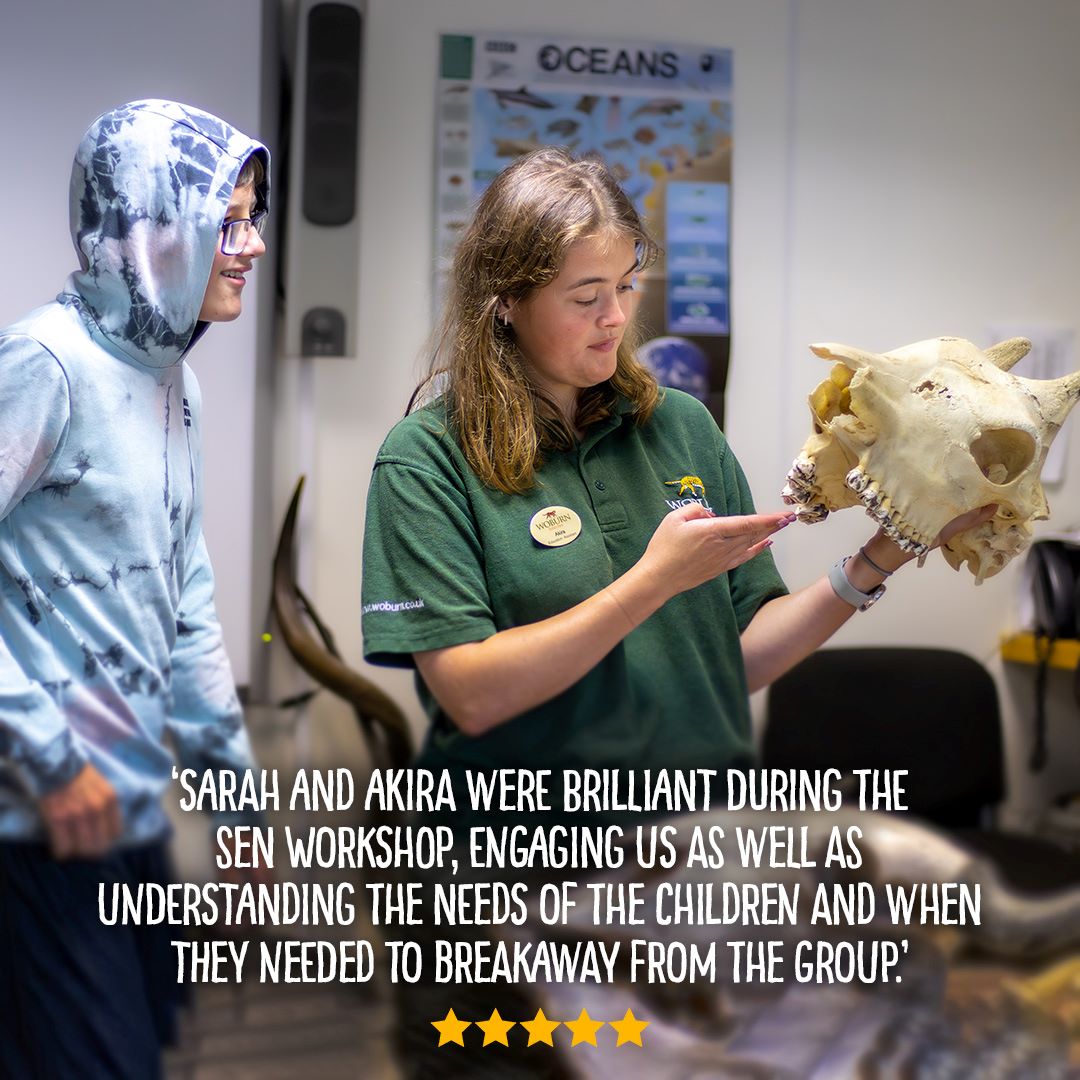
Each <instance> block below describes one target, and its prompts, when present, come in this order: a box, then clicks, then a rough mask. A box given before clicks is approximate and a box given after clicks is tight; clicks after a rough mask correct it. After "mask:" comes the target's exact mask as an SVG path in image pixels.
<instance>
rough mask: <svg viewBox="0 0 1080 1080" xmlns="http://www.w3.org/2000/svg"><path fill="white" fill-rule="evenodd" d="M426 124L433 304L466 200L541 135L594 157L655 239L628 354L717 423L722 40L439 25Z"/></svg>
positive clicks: (727, 176) (724, 194)
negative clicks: (430, 118) (677, 41)
mask: <svg viewBox="0 0 1080 1080" xmlns="http://www.w3.org/2000/svg"><path fill="white" fill-rule="evenodd" d="M439 74H440V78H439V85H438V97H439V100H438V109H437V128H436V140H437V146H436V203H437V205H436V244H437V248H436V250H437V253H438V259H437V267H438V270H437V279H436V283H435V293H436V303H437V305H438V303H439V302H440V301H441V296H442V285H443V280H442V279H443V275H444V272H445V269H446V267H448V265H449V262H450V258H451V256H452V253H453V250H454V246H455V244H456V242H457V238H458V236H459V235H460V231H461V229H462V228H464V226H465V223H466V222H467V221H468V219H469V214H470V212H471V208H472V205H473V203H474V201H475V199H476V198H477V197H478V196H479V194H480V193H481V192H482V191H483V190H484V188H485V187H486V186H487V184H488V183H489V182H490V181H491V180H492V178H493V177H494V176H495V175H496V174H497V173H498V172H499V171H500V170H502V169H503V168H505V167H506V166H507V165H508V164H509V163H510V162H511V161H512V160H513V159H514V158H515V157H517V156H519V155H521V154H524V153H527V152H529V151H530V150H534V149H536V148H538V147H540V146H548V145H556V146H565V147H567V148H569V149H570V150H571V151H572V152H573V153H574V154H575V155H577V156H579V157H580V156H585V155H598V156H600V157H601V158H603V160H604V161H605V162H606V163H607V165H608V166H609V168H610V169H611V170H612V172H613V173H614V175H615V176H616V177H617V178H618V180H619V182H620V184H621V185H622V186H623V189H624V190H625V191H626V193H627V195H629V196H630V198H631V199H632V200H633V201H634V205H635V206H636V207H637V210H638V212H639V213H640V214H641V215H642V216H643V217H644V219H645V221H646V223H647V225H648V227H649V229H650V231H651V232H652V233H653V235H654V236H655V237H656V239H657V241H658V242H659V244H660V247H661V256H660V259H659V261H658V262H657V263H656V264H654V265H653V266H652V267H650V268H649V270H648V272H647V273H645V274H643V275H641V277H640V278H639V282H638V284H639V288H640V299H639V308H638V313H639V315H638V317H639V320H640V323H641V326H642V329H643V344H642V346H641V348H640V350H639V356H640V357H641V359H642V360H643V361H644V362H645V363H647V364H648V365H649V366H650V367H651V369H652V370H653V371H654V373H655V374H656V376H657V379H658V380H659V381H660V382H661V383H662V384H663V385H666V386H674V387H677V388H678V389H680V390H685V391H686V392H687V393H690V394H692V395H693V396H694V397H696V398H698V399H699V400H701V401H703V402H705V403H706V404H707V405H708V407H709V409H710V411H711V412H712V413H713V415H714V416H715V417H716V420H717V422H718V423H720V424H722V423H723V412H724V389H725V386H726V383H727V372H728V362H729V354H730V340H731V312H730V293H731V264H730V205H731V153H732V116H731V109H732V54H731V50H730V49H720V48H715V49H713V48H708V47H705V46H701V45H695V46H691V45H669V44H661V43H655V42H628V41H623V40H607V39H579V38H548V37H542V36H540V35H515V34H498V35H495V34H475V35H466V34H444V35H443V36H442V38H441V42H440V72H439Z"/></svg>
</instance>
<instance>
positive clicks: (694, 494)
mask: <svg viewBox="0 0 1080 1080" xmlns="http://www.w3.org/2000/svg"><path fill="white" fill-rule="evenodd" d="M664 485H665V487H678V489H679V493H678V495H677V496H676V497H675V498H674V499H665V500H664V501H665V502H666V503H667V504H668V506H670V507H671V509H672V510H678V509H679V507H680V506H686V504H687V503H692V502H696V503H700V504H701V505H702V506H704V507H705V509H706V510H711V509H712V507H711V506H710V505H709V500H708V499H706V498H705V484H704V483H703V482H702V479H701V477H700V476H680V477H679V479H678V480H665V481H664ZM687 492H689V497H688V498H682V496H684V495H686V494H687Z"/></svg>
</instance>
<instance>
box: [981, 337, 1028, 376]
mask: <svg viewBox="0 0 1080 1080" xmlns="http://www.w3.org/2000/svg"><path fill="white" fill-rule="evenodd" d="M1030 351H1031V342H1030V341H1028V339H1027V338H1022V337H1011V338H1009V339H1008V340H1006V341H999V342H998V343H997V344H996V345H991V346H990V348H989V349H987V350H986V358H987V360H989V361H990V362H991V363H992V364H995V365H996V366H997V367H999V368H1001V370H1002V371H1008V370H1009V369H1010V368H1011V367H1012V366H1013V365H1014V364H1015V363H1016V362H1017V361H1018V360H1022V359H1023V358H1024V357H1025V356H1027V354H1028V353H1029V352H1030Z"/></svg>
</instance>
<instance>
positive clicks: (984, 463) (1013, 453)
mask: <svg viewBox="0 0 1080 1080" xmlns="http://www.w3.org/2000/svg"><path fill="white" fill-rule="evenodd" d="M971 456H972V457H974V458H975V464H976V465H978V466H979V469H980V470H981V471H982V474H983V476H985V477H986V479H987V480H989V481H990V483H991V484H1010V483H1012V481H1013V480H1015V479H1016V478H1017V477H1018V476H1019V475H1020V474H1021V473H1022V472H1024V470H1025V469H1027V468H1028V466H1029V465H1030V464H1031V463H1032V461H1034V460H1035V440H1034V439H1033V438H1032V437H1031V436H1030V435H1029V434H1028V433H1027V432H1026V431H1020V430H1018V429H1017V428H997V429H995V430H993V431H984V432H983V433H982V434H981V435H980V436H979V437H978V438H977V439H976V440H975V441H974V442H973V443H972V444H971Z"/></svg>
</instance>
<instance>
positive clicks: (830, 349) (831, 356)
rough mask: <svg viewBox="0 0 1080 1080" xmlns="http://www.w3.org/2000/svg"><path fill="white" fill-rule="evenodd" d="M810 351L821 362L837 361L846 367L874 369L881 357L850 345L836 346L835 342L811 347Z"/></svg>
mask: <svg viewBox="0 0 1080 1080" xmlns="http://www.w3.org/2000/svg"><path fill="white" fill-rule="evenodd" d="M810 351H811V352H812V353H813V354H814V355H815V356H820V357H821V358H822V359H823V360H839V361H840V362H841V363H843V364H847V366H848V367H854V368H861V367H874V365H875V364H880V363H881V357H880V356H879V355H878V354H877V353H872V352H867V351H866V350H865V349H856V348H855V347H854V346H852V345H838V344H836V343H835V342H831V341H830V342H824V343H823V344H820V345H811V346H810Z"/></svg>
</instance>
